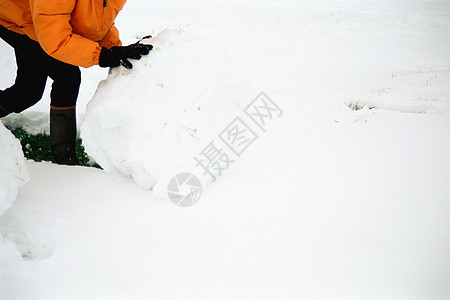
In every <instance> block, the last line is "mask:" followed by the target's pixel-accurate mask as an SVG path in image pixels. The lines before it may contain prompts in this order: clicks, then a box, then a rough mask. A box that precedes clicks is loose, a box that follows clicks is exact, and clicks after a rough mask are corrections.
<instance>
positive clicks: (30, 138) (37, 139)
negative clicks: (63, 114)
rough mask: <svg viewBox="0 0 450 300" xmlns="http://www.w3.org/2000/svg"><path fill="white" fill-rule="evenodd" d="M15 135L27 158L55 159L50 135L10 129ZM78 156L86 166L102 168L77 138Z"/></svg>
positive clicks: (36, 159)
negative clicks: (92, 160) (91, 158)
mask: <svg viewBox="0 0 450 300" xmlns="http://www.w3.org/2000/svg"><path fill="white" fill-rule="evenodd" d="M9 130H10V131H11V132H12V134H14V136H15V137H16V138H17V139H19V141H20V143H21V145H22V151H23V154H24V155H25V157H26V158H28V159H32V160H34V161H36V162H41V161H53V156H52V152H51V149H50V136H49V135H47V134H44V133H38V134H29V133H27V132H26V131H25V130H23V129H21V128H16V129H9ZM76 151H77V156H78V158H79V159H80V161H81V163H82V164H83V165H85V166H91V167H96V168H100V166H99V165H97V164H95V163H94V164H92V163H91V162H90V160H89V157H88V155H87V154H86V152H85V151H84V147H83V146H82V144H81V139H77V150H76Z"/></svg>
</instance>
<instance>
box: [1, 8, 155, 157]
mask: <svg viewBox="0 0 450 300" xmlns="http://www.w3.org/2000/svg"><path fill="white" fill-rule="evenodd" d="M125 2H126V0H57V1H48V0H0V37H1V38H2V39H3V40H4V41H5V42H6V43H8V44H9V45H11V46H12V47H13V48H14V52H15V56H16V64H17V74H16V80H15V82H14V84H13V85H12V86H11V87H9V88H7V89H5V90H0V118H2V117H5V116H7V115H8V114H10V113H12V112H14V113H20V112H22V111H24V110H25V109H27V108H29V107H31V106H32V105H34V104H36V103H37V102H38V101H39V100H40V99H41V98H42V94H43V92H44V89H45V85H46V81H47V77H50V78H51V79H52V80H53V84H52V89H51V93H50V141H51V151H52V155H53V157H54V162H56V163H58V164H64V165H81V163H80V161H79V159H78V157H77V155H76V151H75V150H76V137H77V126H76V113H75V112H76V101H77V98H78V91H79V88H80V83H81V73H80V67H84V68H88V67H91V66H94V65H99V66H100V67H110V68H114V67H117V66H119V65H122V66H124V67H125V68H128V69H131V68H132V64H131V63H130V61H129V60H128V59H140V58H141V56H142V55H147V54H148V53H149V51H150V50H151V49H152V46H151V45H144V44H141V43H139V42H137V43H135V44H132V45H129V46H122V42H121V41H120V38H119V31H118V30H117V28H116V27H115V26H114V20H115V18H116V16H117V14H118V13H119V11H120V10H122V8H123V6H124V4H125Z"/></svg>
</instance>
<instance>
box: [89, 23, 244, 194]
mask: <svg viewBox="0 0 450 300" xmlns="http://www.w3.org/2000/svg"><path fill="white" fill-rule="evenodd" d="M145 41H146V43H150V44H152V45H153V46H154V49H153V50H152V51H151V52H150V54H149V55H148V56H144V57H143V58H142V59H141V60H140V61H132V63H133V66H134V67H133V69H132V70H126V69H125V68H122V67H120V68H115V69H114V70H113V71H112V72H111V74H109V76H108V78H107V79H106V80H104V81H102V82H101V83H100V84H99V86H98V88H97V91H96V94H95V95H94V97H93V99H92V100H91V102H90V103H89V104H88V107H87V110H86V114H85V117H84V120H83V123H82V126H81V136H82V139H83V143H84V146H85V148H86V151H87V152H88V154H89V155H91V156H92V157H93V158H94V159H95V160H96V161H97V162H98V163H99V164H100V165H101V166H102V167H103V168H104V169H105V170H106V171H107V172H109V173H116V174H122V175H125V176H129V177H132V178H133V179H134V181H135V182H136V183H137V184H138V185H139V186H141V187H143V188H146V189H151V188H153V187H154V186H155V184H156V183H157V182H158V180H160V179H161V178H169V177H173V176H174V175H176V174H175V172H176V170H181V169H182V167H183V166H184V165H185V164H186V163H188V162H190V161H193V157H194V155H195V154H196V153H198V152H199V151H201V149H202V148H204V147H205V146H207V145H208V142H209V141H210V140H211V139H213V138H214V137H215V136H217V135H218V134H219V133H220V131H221V130H222V129H223V127H225V126H226V125H227V123H229V122H231V121H232V119H233V117H234V116H236V115H237V112H238V109H240V108H241V107H240V104H241V103H242V104H245V103H244V102H245V101H246V100H247V101H248V100H251V98H249V97H250V94H249V92H250V89H249V87H248V85H247V84H246V81H245V80H244V79H243V76H242V75H241V73H240V71H239V70H238V68H236V67H235V65H234V64H233V62H232V61H231V59H230V57H229V55H228V53H227V52H226V51H225V50H224V49H223V48H222V47H220V46H218V45H216V44H214V43H213V42H211V41H209V40H207V39H204V38H199V37H195V36H193V35H191V34H187V33H185V32H182V31H175V30H169V29H166V30H164V31H163V32H161V33H160V34H159V35H158V36H156V37H154V38H152V39H149V40H145Z"/></svg>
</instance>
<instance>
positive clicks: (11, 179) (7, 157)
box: [0, 122, 28, 217]
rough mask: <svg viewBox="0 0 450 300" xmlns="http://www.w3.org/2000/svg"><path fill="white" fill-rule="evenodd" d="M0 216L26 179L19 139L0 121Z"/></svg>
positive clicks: (10, 203) (26, 171) (26, 174)
mask: <svg viewBox="0 0 450 300" xmlns="http://www.w3.org/2000/svg"><path fill="white" fill-rule="evenodd" d="M0 158H1V159H0V217H1V216H2V215H3V214H4V213H5V212H6V211H7V210H8V209H9V208H10V207H11V205H12V203H13V202H14V200H15V199H16V197H17V193H18V191H19V188H20V187H21V186H22V185H23V184H25V183H26V182H27V181H28V168H27V166H26V164H25V158H24V156H23V152H22V147H21V145H20V142H19V140H17V139H16V138H15V137H14V135H13V134H12V133H11V132H10V131H9V130H8V129H6V127H5V126H4V125H3V123H2V122H0Z"/></svg>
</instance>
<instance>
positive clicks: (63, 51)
mask: <svg viewBox="0 0 450 300" xmlns="http://www.w3.org/2000/svg"><path fill="white" fill-rule="evenodd" d="M75 4H76V0H52V1H48V0H30V8H31V14H32V18H33V23H34V29H35V31H36V36H37V40H38V42H39V44H40V45H41V47H42V49H44V51H45V52H46V53H47V54H48V55H50V56H52V57H53V58H55V59H57V60H60V61H63V62H65V63H68V64H71V65H75V66H81V67H85V68H88V67H91V66H93V65H98V60H99V56H100V51H101V47H100V45H99V43H97V42H94V41H91V40H89V39H87V38H84V37H82V36H80V35H77V34H75V33H73V32H72V26H71V25H70V19H71V13H72V11H73V10H74V8H75Z"/></svg>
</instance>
